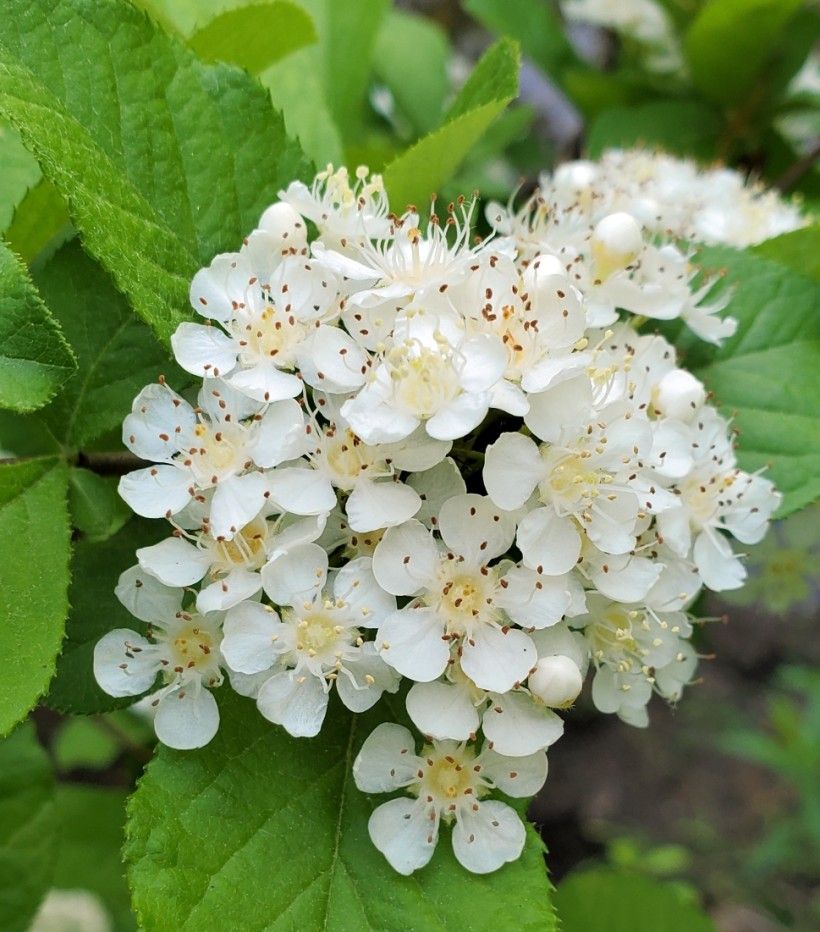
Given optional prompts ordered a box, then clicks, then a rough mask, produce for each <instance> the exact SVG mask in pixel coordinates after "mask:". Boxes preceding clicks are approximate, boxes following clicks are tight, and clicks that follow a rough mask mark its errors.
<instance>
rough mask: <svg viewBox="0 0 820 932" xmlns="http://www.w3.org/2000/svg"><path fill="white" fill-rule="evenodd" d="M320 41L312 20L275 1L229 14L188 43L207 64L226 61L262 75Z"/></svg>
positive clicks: (282, 1) (285, 2)
mask: <svg viewBox="0 0 820 932" xmlns="http://www.w3.org/2000/svg"><path fill="white" fill-rule="evenodd" d="M315 41H316V27H315V26H314V25H313V20H312V19H311V18H310V16H309V15H308V14H307V13H306V12H305V11H304V10H303V9H302V8H301V7H299V6H297V5H296V4H295V3H290V2H288V0H273V2H270V3H258V4H251V5H249V6H242V7H239V8H238V9H235V10H226V11H225V12H224V13H220V14H219V15H218V16H216V17H215V18H214V19H212V20H210V21H209V22H208V23H207V24H206V25H205V26H203V27H202V28H201V29H199V30H198V31H197V32H195V33H194V34H193V35H192V36H191V38H190V39H189V40H188V44H189V45H190V46H191V48H192V49H193V50H194V51H195V52H196V53H197V55H199V57H200V58H202V59H203V60H204V61H224V62H230V63H232V64H234V65H240V66H241V67H242V68H245V69H246V70H247V71H250V73H251V74H259V73H260V72H261V71H264V70H265V68H267V67H269V66H270V65H272V64H273V63H274V62H276V61H279V59H280V58H284V57H285V56H286V55H290V54H291V52H295V51H296V49H300V48H302V46H305V45H309V44H310V43H311V42H315Z"/></svg>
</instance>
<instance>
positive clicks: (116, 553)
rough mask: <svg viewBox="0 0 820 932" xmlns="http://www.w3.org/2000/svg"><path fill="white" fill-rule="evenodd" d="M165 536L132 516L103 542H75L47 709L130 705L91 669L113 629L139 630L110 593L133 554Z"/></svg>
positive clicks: (74, 710)
mask: <svg viewBox="0 0 820 932" xmlns="http://www.w3.org/2000/svg"><path fill="white" fill-rule="evenodd" d="M166 534H167V527H164V526H163V525H161V524H160V523H159V522H157V521H144V520H142V519H141V518H132V519H131V520H130V521H129V522H128V523H127V524H125V525H124V526H123V528H122V529H121V530H119V531H118V532H117V533H116V534H114V535H113V536H112V537H110V538H109V539H108V540H106V541H104V542H102V543H93V542H91V541H87V540H78V541H77V542H76V543H75V545H74V559H73V561H72V581H71V589H70V590H69V602H70V605H71V610H70V612H69V614H68V621H67V622H66V626H65V641H64V643H63V650H62V653H61V654H60V657H59V660H58V661H57V673H56V676H55V677H54V681H53V682H52V684H51V689H50V691H49V694H48V696H47V698H46V703H47V705H48V706H49V707H50V708H52V709H57V710H58V711H60V712H69V713H72V714H79V715H90V714H92V713H95V712H109V711H111V710H112V709H120V708H123V707H124V706H128V705H131V704H132V703H133V702H134V700H133V699H132V698H127V699H114V698H113V697H112V696H109V695H108V694H107V693H104V692H103V691H102V690H101V689H100V687H99V686H97V683H96V680H95V679H94V672H93V666H92V664H93V656H94V646H95V644H96V643H97V641H98V640H99V639H100V638H101V637H102V636H103V635H104V634H105V633H106V632H108V631H111V630H112V629H114V628H137V629H139V628H140V623H139V622H138V621H137V620H136V619H135V618H134V617H133V616H131V615H130V614H129V613H128V612H127V611H126V610H125V609H124V608H123V606H122V605H121V604H120V601H119V599H117V597H116V596H115V595H114V587H115V586H116V585H117V580H118V579H119V577H120V573H122V572H123V571H124V570H126V569H128V567H129V566H133V565H134V564H135V563H136V562H137V559H136V556H135V555H134V552H135V550H136V549H137V548H138V547H145V546H148V545H149V544H155V543H157V542H158V541H159V540H161V539H162V537H163V536H164V535H166Z"/></svg>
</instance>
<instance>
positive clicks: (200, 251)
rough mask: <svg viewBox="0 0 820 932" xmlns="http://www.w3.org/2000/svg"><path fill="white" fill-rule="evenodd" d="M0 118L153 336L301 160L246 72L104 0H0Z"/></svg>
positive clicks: (297, 171) (167, 329) (302, 166)
mask: <svg viewBox="0 0 820 932" xmlns="http://www.w3.org/2000/svg"><path fill="white" fill-rule="evenodd" d="M89 86H93V93H90V92H88V90H87V88H88V87H89ZM0 114H2V115H4V116H5V117H6V118H7V119H8V120H10V121H11V122H12V123H13V124H14V125H15V126H16V127H17V129H18V130H19V131H20V134H21V136H22V137H23V141H24V142H25V144H26V146H27V147H28V148H29V149H30V150H31V151H33V152H34V154H35V155H36V156H37V158H38V161H40V163H41V166H42V168H43V171H44V174H45V175H46V177H48V178H49V180H50V181H52V182H53V184H54V185H55V187H56V188H57V190H58V191H59V192H60V193H61V195H62V196H63V197H65V198H66V200H67V201H68V203H69V206H70V210H71V215H72V218H73V219H74V221H75V223H76V225H77V227H78V228H79V230H80V232H81V234H82V236H83V239H84V242H85V245H86V247H87V249H88V250H89V251H90V252H91V253H92V254H93V255H95V256H96V257H97V258H99V259H100V261H101V262H102V263H103V265H104V266H105V267H106V268H107V269H108V270H109V271H110V272H111V274H112V275H113V277H114V279H115V282H116V284H117V287H118V288H119V289H120V290H121V291H122V292H123V293H124V294H125V295H126V296H127V297H128V299H129V301H130V302H131V304H132V306H133V307H134V309H135V310H136V311H137V313H139V314H140V315H141V316H142V317H143V318H144V319H145V320H147V321H148V322H149V323H150V324H151V325H152V326H153V327H154V329H155V330H156V332H157V333H158V334H159V335H160V336H161V337H162V338H164V339H167V338H168V336H169V335H170V333H171V332H172V331H173V329H174V328H175V326H176V324H177V323H178V322H179V321H180V320H181V319H183V317H185V316H187V315H188V310H187V304H188V301H187V295H188V285H189V282H190V278H191V276H192V275H193V273H194V271H196V268H197V267H198V266H199V265H200V264H202V263H205V262H208V261H210V259H211V258H212V257H213V256H214V255H215V254H216V253H218V252H221V251H225V250H227V249H233V248H236V246H237V244H238V243H239V242H240V241H241V237H242V236H243V235H245V234H246V233H247V232H248V231H249V230H250V229H252V228H253V226H254V224H255V223H256V222H257V220H258V218H259V216H260V214H261V212H262V210H263V209H264V208H265V207H266V206H267V205H268V204H269V203H271V202H272V201H273V200H274V199H275V197H276V193H277V191H278V190H279V189H280V188H281V187H282V186H283V185H284V184H287V182H288V181H290V180H291V179H292V178H294V177H299V176H302V175H304V174H305V173H306V172H307V169H308V167H307V165H306V162H305V160H304V157H303V154H302V152H301V150H300V149H299V147H298V145H296V144H295V143H293V142H292V141H289V140H288V139H287V138H286V136H285V132H284V124H283V121H282V118H281V115H280V114H278V113H277V112H276V111H274V110H273V107H272V106H271V103H270V99H269V97H268V95H267V94H266V93H265V92H264V90H263V89H262V88H260V87H259V85H258V84H256V82H254V81H253V79H252V78H251V77H250V76H249V75H247V74H246V73H244V72H242V71H240V70H239V69H237V68H233V67H230V66H227V65H204V64H203V63H202V62H200V61H199V60H198V59H196V58H195V57H194V55H193V53H192V52H191V51H190V50H189V49H187V48H185V46H184V45H183V44H182V43H181V42H180V41H178V40H176V39H173V38H171V37H169V36H166V35H164V34H163V33H161V32H159V31H158V30H157V29H156V27H154V25H153V24H152V23H151V22H150V20H148V19H147V18H146V17H145V16H144V15H143V14H141V13H140V12H139V11H137V10H135V9H134V8H133V7H131V6H130V5H129V4H127V3H124V2H118V0H56V3H55V2H54V0H8V2H7V3H6V5H5V8H4V16H3V17H2V18H0Z"/></svg>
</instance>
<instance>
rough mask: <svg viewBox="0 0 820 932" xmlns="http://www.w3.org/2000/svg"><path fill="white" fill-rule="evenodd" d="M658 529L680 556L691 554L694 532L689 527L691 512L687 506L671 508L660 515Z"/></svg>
mask: <svg viewBox="0 0 820 932" xmlns="http://www.w3.org/2000/svg"><path fill="white" fill-rule="evenodd" d="M657 522H658V531H659V532H660V535H661V537H662V538H663V542H664V543H665V544H666V545H667V547H670V548H671V549H672V550H673V551H674V552H675V553H676V554H677V555H678V556H679V557H686V556H688V555H689V548H690V547H691V546H692V532H691V530H690V527H689V512H688V510H687V509H686V508H684V507H683V506H681V507H680V508H670V509H669V510H668V511H664V512H662V513H661V514H659V515H658V518H657Z"/></svg>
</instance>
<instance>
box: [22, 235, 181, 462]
mask: <svg viewBox="0 0 820 932" xmlns="http://www.w3.org/2000/svg"><path fill="white" fill-rule="evenodd" d="M36 282H37V285H38V287H39V289H40V292H41V294H42V295H43V297H44V298H45V300H46V301H47V302H48V304H49V306H50V307H51V309H52V311H53V313H54V316H55V317H56V318H57V320H58V321H59V323H60V325H61V326H62V328H63V331H64V332H65V334H66V335H67V336H68V338H69V340H70V341H71V344H72V346H73V347H74V349H75V352H76V354H77V359H78V362H79V371H78V372H77V375H76V376H75V377H74V378H73V379H72V380H71V381H70V382H69V383H68V384H67V385H66V387H65V389H64V390H63V392H62V393H61V394H60V395H59V396H58V397H57V398H55V399H54V401H53V402H52V403H51V404H50V405H49V406H48V407H47V408H45V409H44V410H43V411H42V412H41V415H40V416H41V417H42V419H43V421H44V422H45V423H46V424H47V426H48V428H49V430H50V431H51V433H52V435H53V436H54V437H55V438H57V439H59V441H60V442H61V444H62V445H63V446H65V447H67V448H69V449H74V448H77V447H83V446H86V445H87V444H88V443H89V442H90V441H92V440H93V439H94V438H95V437H99V436H100V435H101V434H103V433H105V432H106V431H108V430H111V429H112V428H116V427H119V425H120V424H121V423H122V419H123V418H124V417H125V415H126V414H127V413H128V412H129V411H130V410H131V402H132V400H133V398H134V396H135V395H136V394H137V392H138V391H139V390H140V388H142V386H143V385H145V384H146V383H147V382H152V381H156V378H157V376H158V375H159V374H160V373H164V374H165V375H167V376H168V377H169V378H170V379H172V380H173V381H174V382H175V387H177V388H179V387H181V385H182V384H184V383H185V382H187V381H188V378H189V377H188V376H185V377H184V379H183V377H182V376H180V375H179V370H178V369H177V368H176V367H175V366H174V367H173V368H172V364H171V361H170V359H169V357H168V354H167V352H166V351H165V350H164V349H163V348H162V346H160V345H159V343H157V341H156V339H155V338H154V336H153V335H152V333H151V331H150V330H149V329H148V327H146V326H145V324H143V323H142V322H141V321H139V320H137V319H136V318H135V317H134V315H133V314H131V313H130V311H129V309H128V306H127V304H126V303H125V300H124V299H123V297H122V295H121V294H120V293H119V292H118V291H117V289H116V288H115V287H114V286H113V284H112V283H111V281H110V279H109V278H108V276H107V275H106V274H105V273H104V272H103V270H102V269H101V268H100V267H99V265H97V264H96V263H95V262H93V261H92V260H91V259H89V258H88V256H86V255H85V254H84V253H83V251H82V250H81V249H80V246H79V243H76V242H75V243H69V244H68V245H66V246H64V247H63V248H62V249H61V250H60V251H59V252H58V253H57V254H56V255H55V256H54V257H53V258H52V259H51V260H50V261H49V262H48V263H47V264H46V265H45V266H44V268H43V269H42V270H41V271H40V273H39V274H38V275H37V276H36ZM177 379H180V380H181V381H177Z"/></svg>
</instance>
